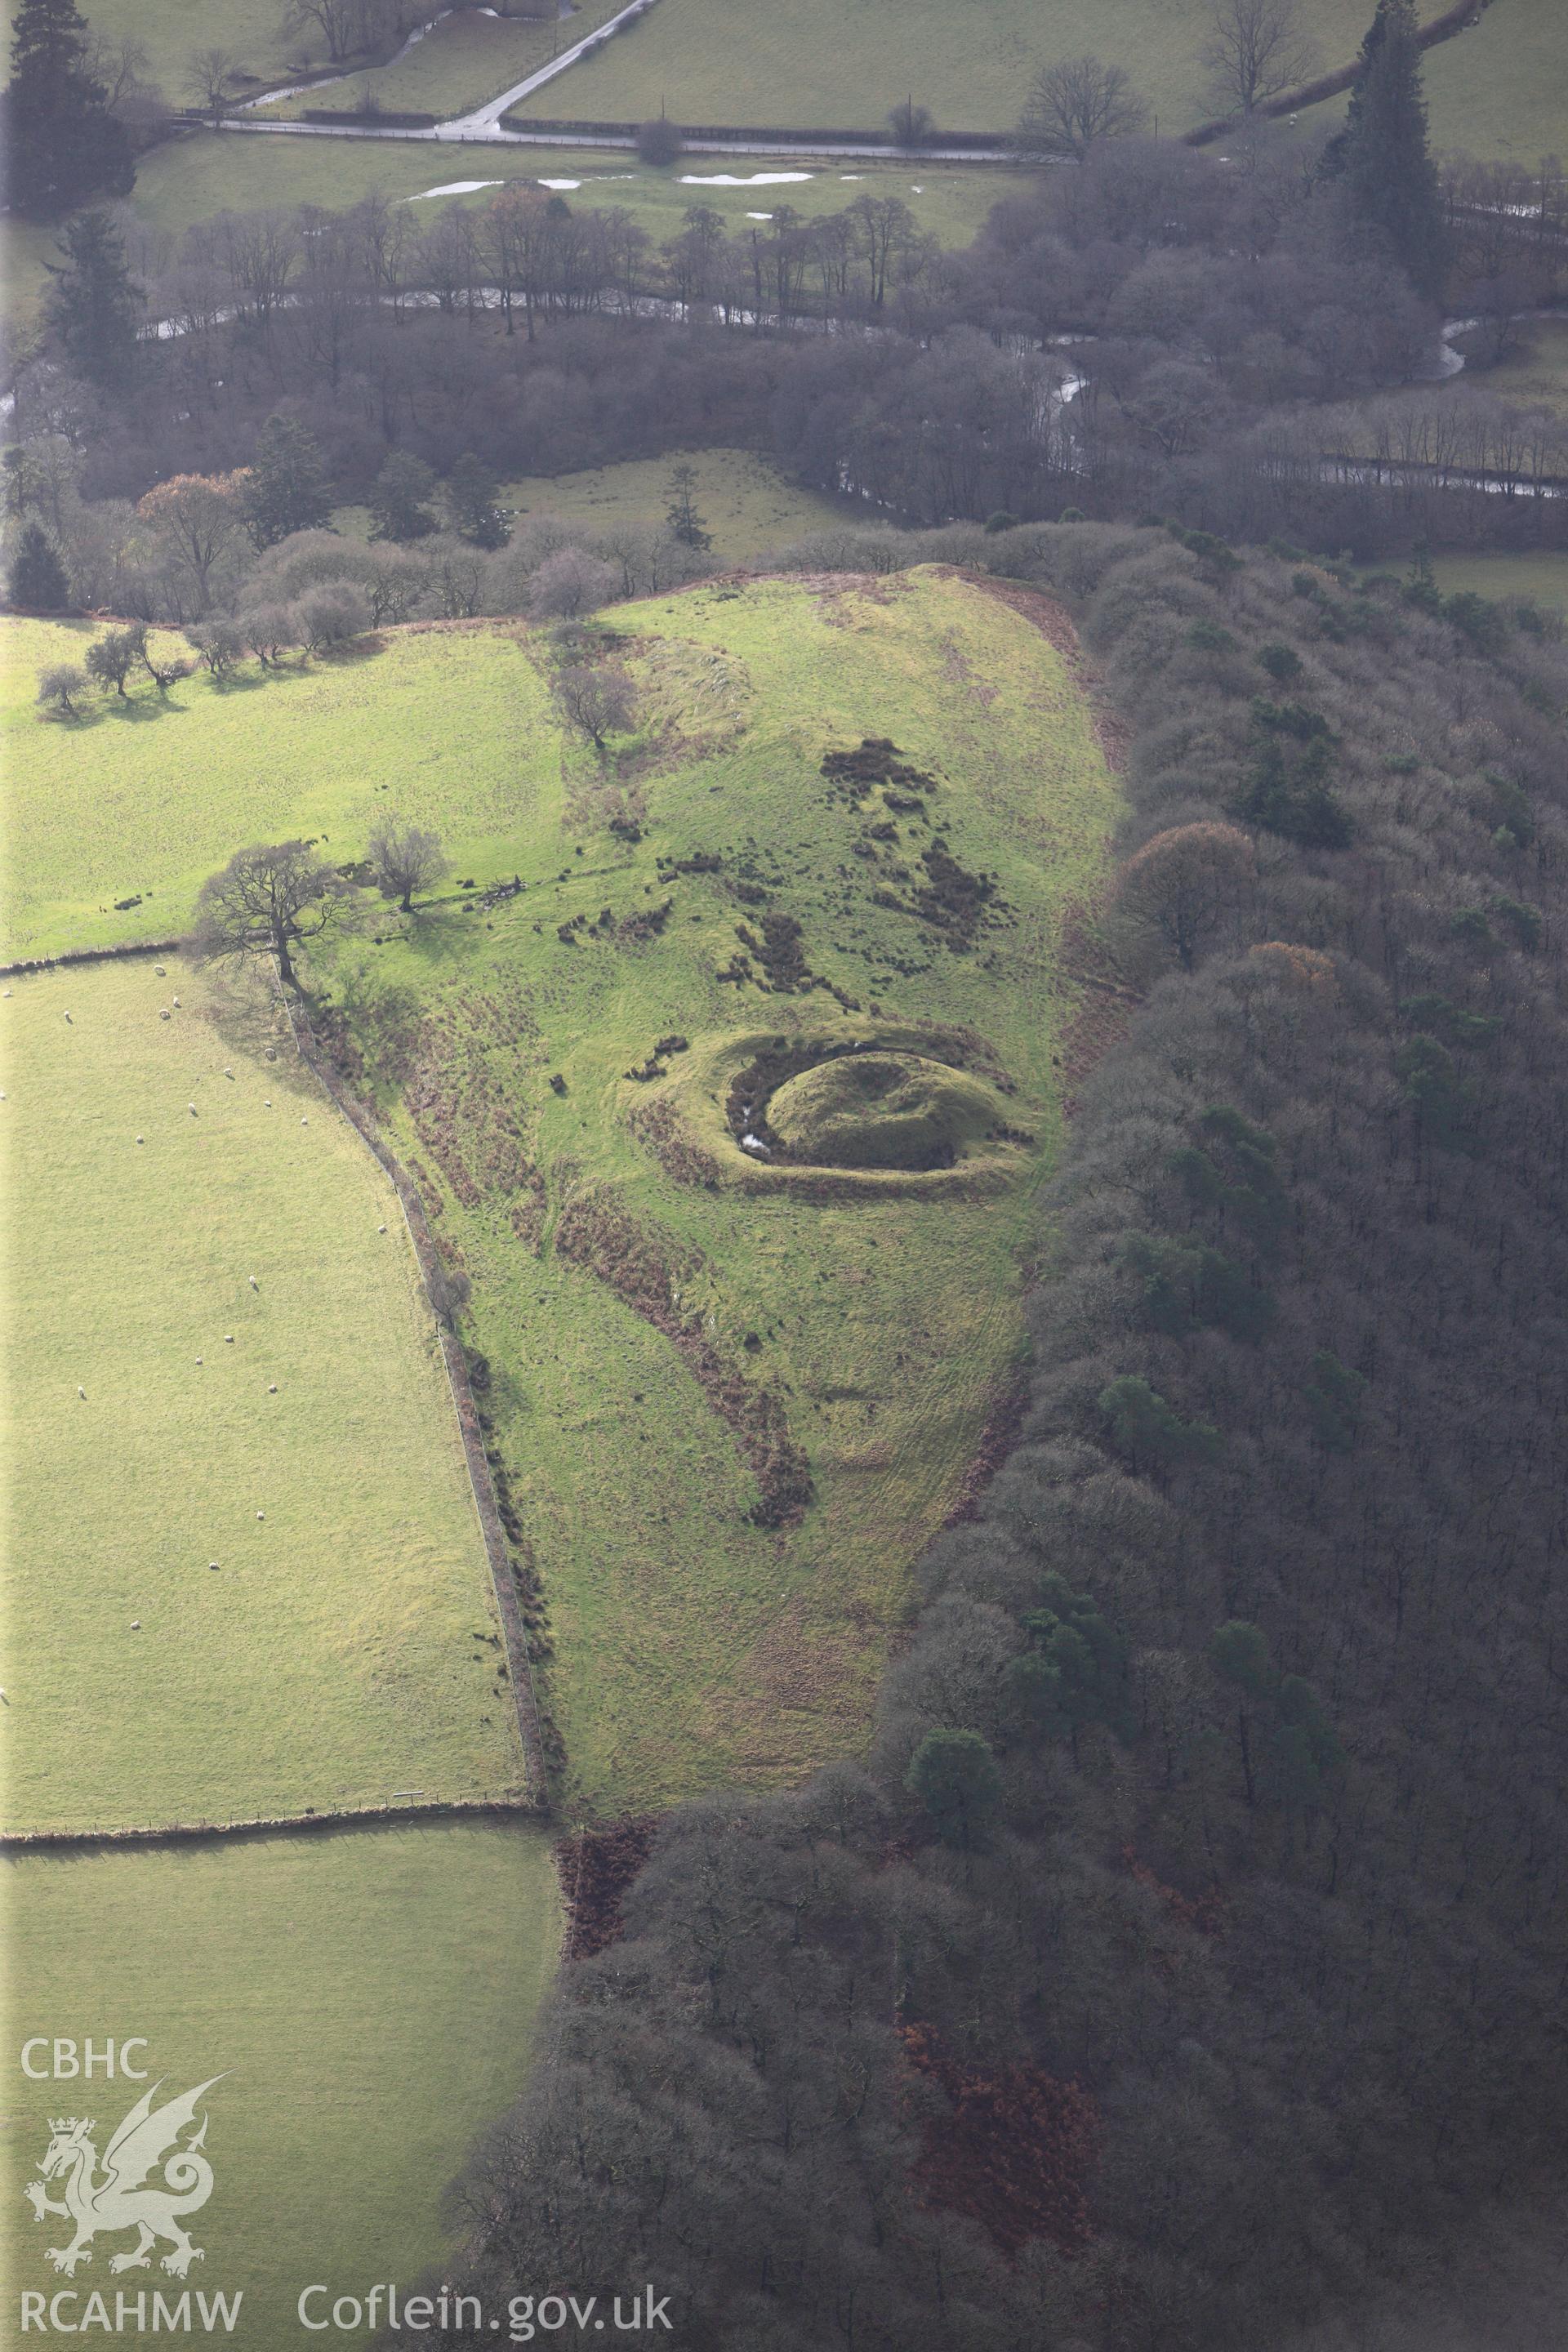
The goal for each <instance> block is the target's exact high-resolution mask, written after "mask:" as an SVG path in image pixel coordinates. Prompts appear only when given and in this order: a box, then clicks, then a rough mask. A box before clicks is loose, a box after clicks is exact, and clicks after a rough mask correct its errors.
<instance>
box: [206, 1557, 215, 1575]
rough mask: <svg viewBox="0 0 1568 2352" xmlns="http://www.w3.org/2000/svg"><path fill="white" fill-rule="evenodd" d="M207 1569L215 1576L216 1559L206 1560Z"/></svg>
mask: <svg viewBox="0 0 1568 2352" xmlns="http://www.w3.org/2000/svg"><path fill="white" fill-rule="evenodd" d="M207 1567H208V1569H209V1570H211V1571H212V1572H213V1573H214V1574H215V1575H216V1572H217V1562H216V1559H209V1560H208V1562H207Z"/></svg>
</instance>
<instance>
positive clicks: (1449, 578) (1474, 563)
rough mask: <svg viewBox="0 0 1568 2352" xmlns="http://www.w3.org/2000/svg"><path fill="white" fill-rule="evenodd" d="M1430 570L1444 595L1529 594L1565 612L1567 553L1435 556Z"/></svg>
mask: <svg viewBox="0 0 1568 2352" xmlns="http://www.w3.org/2000/svg"><path fill="white" fill-rule="evenodd" d="M1432 569H1433V571H1434V572H1436V575H1437V585H1438V586H1439V588H1441V589H1442V591H1443V593H1444V594H1445V595H1446V596H1453V595H1456V594H1458V592H1459V591H1460V590H1461V589H1468V590H1469V591H1470V592H1471V593H1472V594H1474V595H1478V596H1490V597H1495V598H1498V599H1500V600H1506V599H1508V598H1510V597H1521V596H1528V597H1531V598H1533V600H1534V602H1535V603H1536V604H1540V605H1542V607H1543V608H1545V607H1551V608H1552V609H1554V610H1556V611H1558V612H1564V613H1568V553H1541V554H1535V555H1435V556H1434V557H1433V559H1432Z"/></svg>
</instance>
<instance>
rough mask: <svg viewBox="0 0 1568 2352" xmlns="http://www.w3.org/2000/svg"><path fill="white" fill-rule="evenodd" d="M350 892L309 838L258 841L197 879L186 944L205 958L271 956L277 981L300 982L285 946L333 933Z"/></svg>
mask: <svg viewBox="0 0 1568 2352" xmlns="http://www.w3.org/2000/svg"><path fill="white" fill-rule="evenodd" d="M351 896H352V892H351V889H350V886H349V885H348V883H346V882H345V881H344V880H343V878H342V875H340V874H335V873H334V872H333V871H332V869H331V866H328V865H326V864H325V863H324V862H323V860H322V859H321V858H320V857H318V856H316V853H315V851H314V850H313V849H311V848H310V846H309V845H308V844H307V843H305V842H303V841H274V842H257V843H256V844H255V845H253V846H252V847H251V848H249V849H237V850H236V852H235V854H234V856H232V857H231V858H230V859H229V861H228V864H227V865H226V866H225V867H224V869H223V871H222V873H221V874H210V875H208V877H207V878H206V880H205V882H204V883H203V884H202V887H201V889H200V891H199V892H198V893H197V896H196V919H195V929H194V931H193V933H192V945H193V946H194V948H195V951H196V953H197V954H198V955H199V956H200V957H201V958H202V959H203V960H204V961H208V962H216V961H223V960H225V959H230V958H232V959H237V958H243V957H247V956H252V957H265V956H272V957H274V958H275V959H276V960H277V964H278V976H279V979H280V980H282V981H284V982H287V983H288V984H289V985H290V986H298V984H299V983H298V982H297V981H296V980H295V976H294V965H293V960H292V954H291V950H293V949H295V948H297V947H299V946H300V945H301V944H302V942H304V941H305V940H314V939H320V938H321V936H322V934H323V933H324V932H326V931H329V930H331V928H332V926H333V925H334V924H335V923H336V922H338V921H339V920H340V919H341V918H342V915H343V914H344V912H345V911H346V908H347V902H348V900H349V898H350V897H351Z"/></svg>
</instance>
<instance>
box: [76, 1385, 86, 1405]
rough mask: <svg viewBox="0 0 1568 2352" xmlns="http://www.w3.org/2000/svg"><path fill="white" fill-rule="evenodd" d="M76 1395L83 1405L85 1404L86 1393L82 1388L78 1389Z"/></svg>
mask: <svg viewBox="0 0 1568 2352" xmlns="http://www.w3.org/2000/svg"><path fill="white" fill-rule="evenodd" d="M77 1394H78V1396H79V1397H80V1399H81V1401H82V1402H83V1404H85V1403H86V1402H87V1391H86V1390H85V1389H84V1388H79V1389H78V1390H77Z"/></svg>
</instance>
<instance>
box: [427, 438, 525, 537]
mask: <svg viewBox="0 0 1568 2352" xmlns="http://www.w3.org/2000/svg"><path fill="white" fill-rule="evenodd" d="M499 490H500V483H499V481H498V480H497V478H496V477H495V475H494V473H493V472H492V471H491V469H490V467H489V466H487V465H486V464H485V462H484V459H483V458H482V457H475V456H474V455H473V453H472V451H471V450H469V451H467V452H466V453H465V454H464V455H463V456H462V457H459V458H458V462H457V464H456V465H455V466H454V467H453V468H452V470H451V472H450V473H449V474H448V475H447V478H446V480H445V481H444V482H443V483H442V485H441V499H442V503H443V505H444V506H445V507H446V509H447V521H448V522H449V523H450V524H451V526H452V529H453V530H455V531H456V532H457V534H458V538H459V539H467V540H470V541H472V542H473V544H474V545H475V546H476V547H504V546H505V545H506V542H507V540H508V538H509V536H510V532H509V530H508V526H507V518H506V516H505V514H504V513H503V512H502V510H501V508H500V503H499V501H498V498H497V493H498V491H499Z"/></svg>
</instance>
